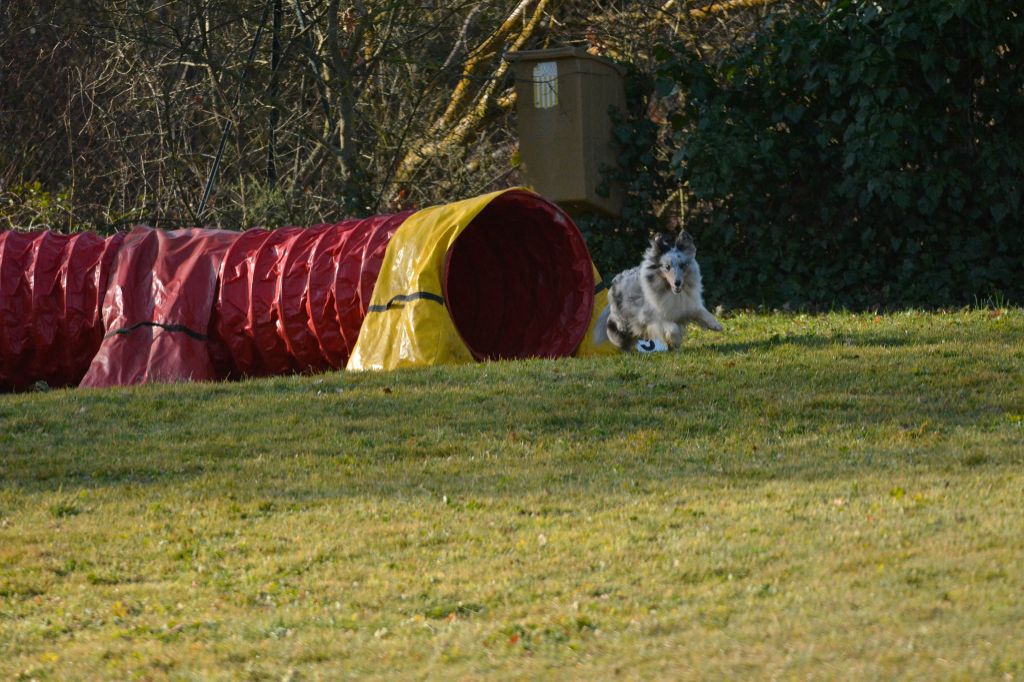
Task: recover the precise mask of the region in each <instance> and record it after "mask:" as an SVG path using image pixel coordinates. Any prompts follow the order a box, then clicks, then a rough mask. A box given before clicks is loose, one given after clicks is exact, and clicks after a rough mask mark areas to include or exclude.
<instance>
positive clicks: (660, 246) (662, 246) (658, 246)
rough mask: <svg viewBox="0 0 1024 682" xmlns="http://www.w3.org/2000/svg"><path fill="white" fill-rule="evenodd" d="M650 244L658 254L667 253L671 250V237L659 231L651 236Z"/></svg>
mask: <svg viewBox="0 0 1024 682" xmlns="http://www.w3.org/2000/svg"><path fill="white" fill-rule="evenodd" d="M651 246H653V247H654V250H655V251H656V252H657V253H658V255H661V254H663V253H667V252H668V251H671V250H672V238H671V237H669V236H668V235H666V234H664V233H662V232H659V233H658V234H656V235H654V236H653V237H651Z"/></svg>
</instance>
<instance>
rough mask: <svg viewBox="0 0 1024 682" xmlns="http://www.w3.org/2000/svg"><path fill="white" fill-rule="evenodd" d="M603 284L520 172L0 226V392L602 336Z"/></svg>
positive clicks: (429, 359) (427, 359) (586, 346)
mask: <svg viewBox="0 0 1024 682" xmlns="http://www.w3.org/2000/svg"><path fill="white" fill-rule="evenodd" d="M605 298H606V292H604V290H603V285H602V284H601V282H600V278H599V276H598V275H597V271H596V269H595V268H594V266H593V263H592V262H591V260H590V255H589V253H588V251H587V248H586V244H585V242H584V240H583V237H582V235H581V234H580V232H579V230H578V229H577V228H576V226H575V225H574V224H573V222H572V220H571V219H570V218H569V217H568V216H567V215H566V214H565V213H564V212H563V211H562V210H561V209H560V208H558V206H556V205H555V204H553V203H551V202H549V201H547V200H545V199H544V198H542V197H540V196H539V195H537V194H534V193H532V192H530V191H528V190H525V189H522V188H514V189H509V190H504V191H500V192H495V193H492V194H487V195H484V196H480V197H475V198H473V199H467V200H465V201H460V202H455V203H451V204H444V205H441V206H435V207H432V208H427V209H423V210H420V211H408V212H404V213H399V214H395V215H385V216H376V217H372V218H366V219H362V220H347V221H344V222H341V223H337V224H329V225H328V224H325V225H315V226H311V227H285V228H280V229H276V230H266V229H261V228H254V229H251V230H247V231H245V232H231V231H226V230H213V229H201V228H192V229H182V230H173V231H162V230H156V229H152V228H147V227H136V228H135V229H133V230H132V231H131V232H128V233H121V234H117V235H114V236H112V237H108V238H106V239H104V238H101V237H98V236H96V235H95V234H92V233H80V234H76V235H72V236H69V235H60V234H55V233H52V232H41V233H24V232H3V233H0V390H7V391H10V390H24V389H26V388H29V387H31V386H33V385H34V384H35V383H36V382H39V381H45V382H46V383H47V385H49V386H73V385H81V386H114V385H126V384H136V383H146V382H174V381H189V380H221V379H229V378H240V377H245V376H266V375H276V374H287V373H295V372H318V371H325V370H329V369H340V368H348V369H350V370H365V369H396V368H399V367H408V366H423V365H431V364H439V363H461V362H472V361H479V360H497V359H512V358H528V357H548V358H551V357H565V356H569V355H574V354H576V355H583V354H597V353H605V352H610V351H609V349H608V348H607V347H604V346H596V345H595V344H594V343H593V342H592V340H591V336H592V335H591V334H590V333H589V332H590V330H591V327H592V326H593V324H594V321H595V319H596V318H597V314H598V312H599V311H600V310H601V308H602V307H603V306H604V302H605Z"/></svg>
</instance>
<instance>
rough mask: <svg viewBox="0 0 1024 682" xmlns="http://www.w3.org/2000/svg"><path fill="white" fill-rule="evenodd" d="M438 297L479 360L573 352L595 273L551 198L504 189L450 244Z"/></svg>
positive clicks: (583, 328)
mask: <svg viewBox="0 0 1024 682" xmlns="http://www.w3.org/2000/svg"><path fill="white" fill-rule="evenodd" d="M443 287H444V299H445V304H446V305H447V306H448V310H449V314H450V315H451V317H452V321H453V322H454V324H455V327H456V329H457V330H458V332H459V335H460V336H461V337H462V340H463V341H464V342H465V344H466V346H467V347H468V348H469V350H470V352H471V353H472V354H473V357H474V358H476V359H477V360H499V359H513V358H530V357H540V358H553V357H564V356H568V355H571V354H572V353H573V352H574V351H575V350H576V348H577V347H578V346H579V344H580V342H581V341H582V340H583V336H584V334H586V331H587V328H588V326H589V323H590V318H591V313H592V312H593V303H594V273H593V266H592V264H591V261H590V255H589V253H588V251H587V247H586V243H585V242H584V240H583V235H582V234H580V231H579V229H577V227H576V225H575V224H574V223H573V222H572V220H571V219H570V218H569V217H568V216H567V215H566V214H565V213H564V212H563V211H562V210H561V209H559V208H558V207H557V206H556V205H554V204H552V203H550V202H548V201H546V200H544V199H542V198H540V197H538V196H536V195H534V194H531V193H528V192H523V191H510V192H506V193H504V194H502V195H501V196H499V197H497V198H496V199H494V201H492V202H491V203H489V204H488V205H487V206H486V207H485V208H484V209H483V210H482V211H481V212H480V213H479V214H478V215H477V216H476V217H475V218H474V219H473V220H472V221H471V222H470V223H469V225H468V226H467V227H466V228H465V229H464V230H463V231H462V233H461V234H460V235H459V236H458V238H457V239H456V240H455V242H454V244H453V245H452V246H451V248H450V249H449V250H448V253H447V255H446V260H445V271H444V279H443Z"/></svg>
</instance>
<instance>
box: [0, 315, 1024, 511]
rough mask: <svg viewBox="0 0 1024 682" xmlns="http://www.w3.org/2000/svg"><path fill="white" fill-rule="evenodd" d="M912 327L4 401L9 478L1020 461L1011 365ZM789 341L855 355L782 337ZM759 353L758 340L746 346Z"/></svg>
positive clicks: (519, 484)
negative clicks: (954, 347) (964, 351)
mask: <svg viewBox="0 0 1024 682" xmlns="http://www.w3.org/2000/svg"><path fill="white" fill-rule="evenodd" d="M915 343H930V341H920V340H919V341H916V342H915V341H914V339H912V338H911V339H907V338H900V337H895V336H892V335H879V334H874V333H865V334H839V335H836V336H833V337H832V338H828V337H823V336H818V335H813V334H799V335H789V336H786V335H773V336H772V337H769V338H766V339H758V340H754V341H746V342H728V341H726V342H724V343H713V344H708V345H704V346H700V347H696V348H692V349H690V351H692V352H687V351H684V352H683V353H680V354H674V355H668V354H665V355H658V356H637V355H633V356H621V357H616V358H604V359H595V360H590V361H531V362H525V363H492V364H489V365H478V366H470V367H459V368H431V369H426V370H415V371H406V372H398V373H394V374H385V373H364V374H345V373H337V374H329V375H323V376H321V377H303V378H279V379H273V380H265V381H253V382H246V383H242V384H234V385H191V386H185V385H179V386H163V387H146V388H143V389H128V390H118V389H114V390H109V391H87V392H74V391H66V392H53V393H51V394H44V395H39V396H23V397H19V398H16V399H14V400H9V401H7V402H0V423H2V424H3V425H4V430H3V431H2V432H0V491H3V489H14V490H23V491H39V492H46V491H58V490H60V491H64V492H73V491H75V490H77V489H90V488H109V489H114V490H121V489H123V490H128V489H132V488H139V487H143V488H147V487H151V486H158V487H164V488H167V489H174V490H179V491H180V492H181V494H182V495H199V496H216V495H220V494H223V493H224V491H225V490H226V489H229V488H230V490H231V491H232V494H238V495H243V496H246V495H271V496H281V497H288V498H293V499H300V500H301V499H329V498H339V497H346V496H371V497H373V496H377V497H381V496H399V497H417V496H436V495H440V494H443V493H445V491H448V494H452V493H457V494H460V495H464V496H478V497H494V496H521V495H528V494H531V493H536V492H538V491H550V492H557V491H575V492H577V493H578V492H579V491H586V494H587V495H595V496H599V495H607V494H614V493H618V494H621V493H622V492H623V491H627V492H628V490H630V489H634V490H637V491H642V490H643V489H644V488H646V487H650V486H663V485H668V484H686V483H688V482H693V481H695V480H700V481H708V482H712V483H714V484H721V485H737V484H738V485H743V484H753V483H757V482H761V481H765V480H773V479H803V480H807V479H815V480H819V479H820V480H825V479H830V478H840V477H844V476H850V475H856V474H858V472H869V471H870V472H889V471H891V472H894V473H907V472H908V471H918V472H920V471H928V470H936V471H946V470H950V469H951V468H956V467H963V466H968V467H979V466H982V467H988V466H1005V465H1008V464H1016V465H1019V464H1020V463H1021V459H1022V456H1021V454H1020V453H1021V452H1022V451H1024V432H1021V431H1020V430H1019V429H1018V430H1017V431H1011V427H1010V425H1008V422H1007V421H1006V420H1007V415H1011V414H1019V405H1020V404H1021V401H1022V399H1024V389H1022V388H1021V387H1020V386H1019V385H1018V382H1016V381H1015V377H1014V374H1013V372H1012V371H1004V370H1005V368H1003V369H1002V370H1001V369H1000V368H998V367H993V366H991V363H988V362H987V361H986V360H985V359H984V358H983V357H982V356H978V357H974V358H973V359H971V360H970V362H968V363H967V365H966V366H964V362H965V361H964V360H963V359H962V358H958V357H946V356H942V355H937V354H925V353H915V352H913V350H912V349H911V350H908V349H910V348H911V347H912V346H914V345H915ZM791 346H792V347H798V348H803V349H808V350H815V349H822V348H827V347H831V346H836V347H842V348H844V349H847V350H851V351H853V357H857V358H858V362H844V361H842V360H839V361H836V360H835V359H828V358H822V357H821V356H818V358H817V359H811V360H809V359H808V357H807V356H804V355H797V356H793V355H791V354H786V353H774V352H773V351H776V350H779V349H780V348H785V347H791ZM751 351H758V352H762V351H763V353H764V355H763V356H758V357H756V358H748V359H744V358H742V357H738V356H739V355H741V354H743V353H746V352H751ZM1010 369H1011V370H1012V369H1013V367H1010ZM1015 405H1016V406H1017V407H1016V408H1015V407H1014V406H1015ZM1014 409H1016V410H1017V412H1013V410H1014ZM964 434H966V436H964ZM1013 434H1020V435H1018V436H1017V437H1016V442H1015V443H1014V442H1011V441H1012V440H1013ZM964 443H974V444H975V445H971V446H970V447H966V446H965V445H964Z"/></svg>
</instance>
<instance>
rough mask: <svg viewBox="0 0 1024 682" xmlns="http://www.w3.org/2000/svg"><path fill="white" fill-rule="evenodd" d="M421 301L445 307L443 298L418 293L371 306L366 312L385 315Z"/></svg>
mask: <svg viewBox="0 0 1024 682" xmlns="http://www.w3.org/2000/svg"><path fill="white" fill-rule="evenodd" d="M420 300H423V301H433V302H434V303H440V304H441V305H444V297H443V296H438V295H437V294H432V293H430V292H429V291H417V292H414V293H411V294H399V295H398V296H395V297H393V298H392V299H391V300H390V301H388V302H387V303H384V304H383V305H371V306H370V307H369V308H367V309H366V312H368V313H383V312H385V311H387V310H391V309H392V308H395V307H399V306H401V305H403V304H405V303H409V302H411V301H420Z"/></svg>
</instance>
